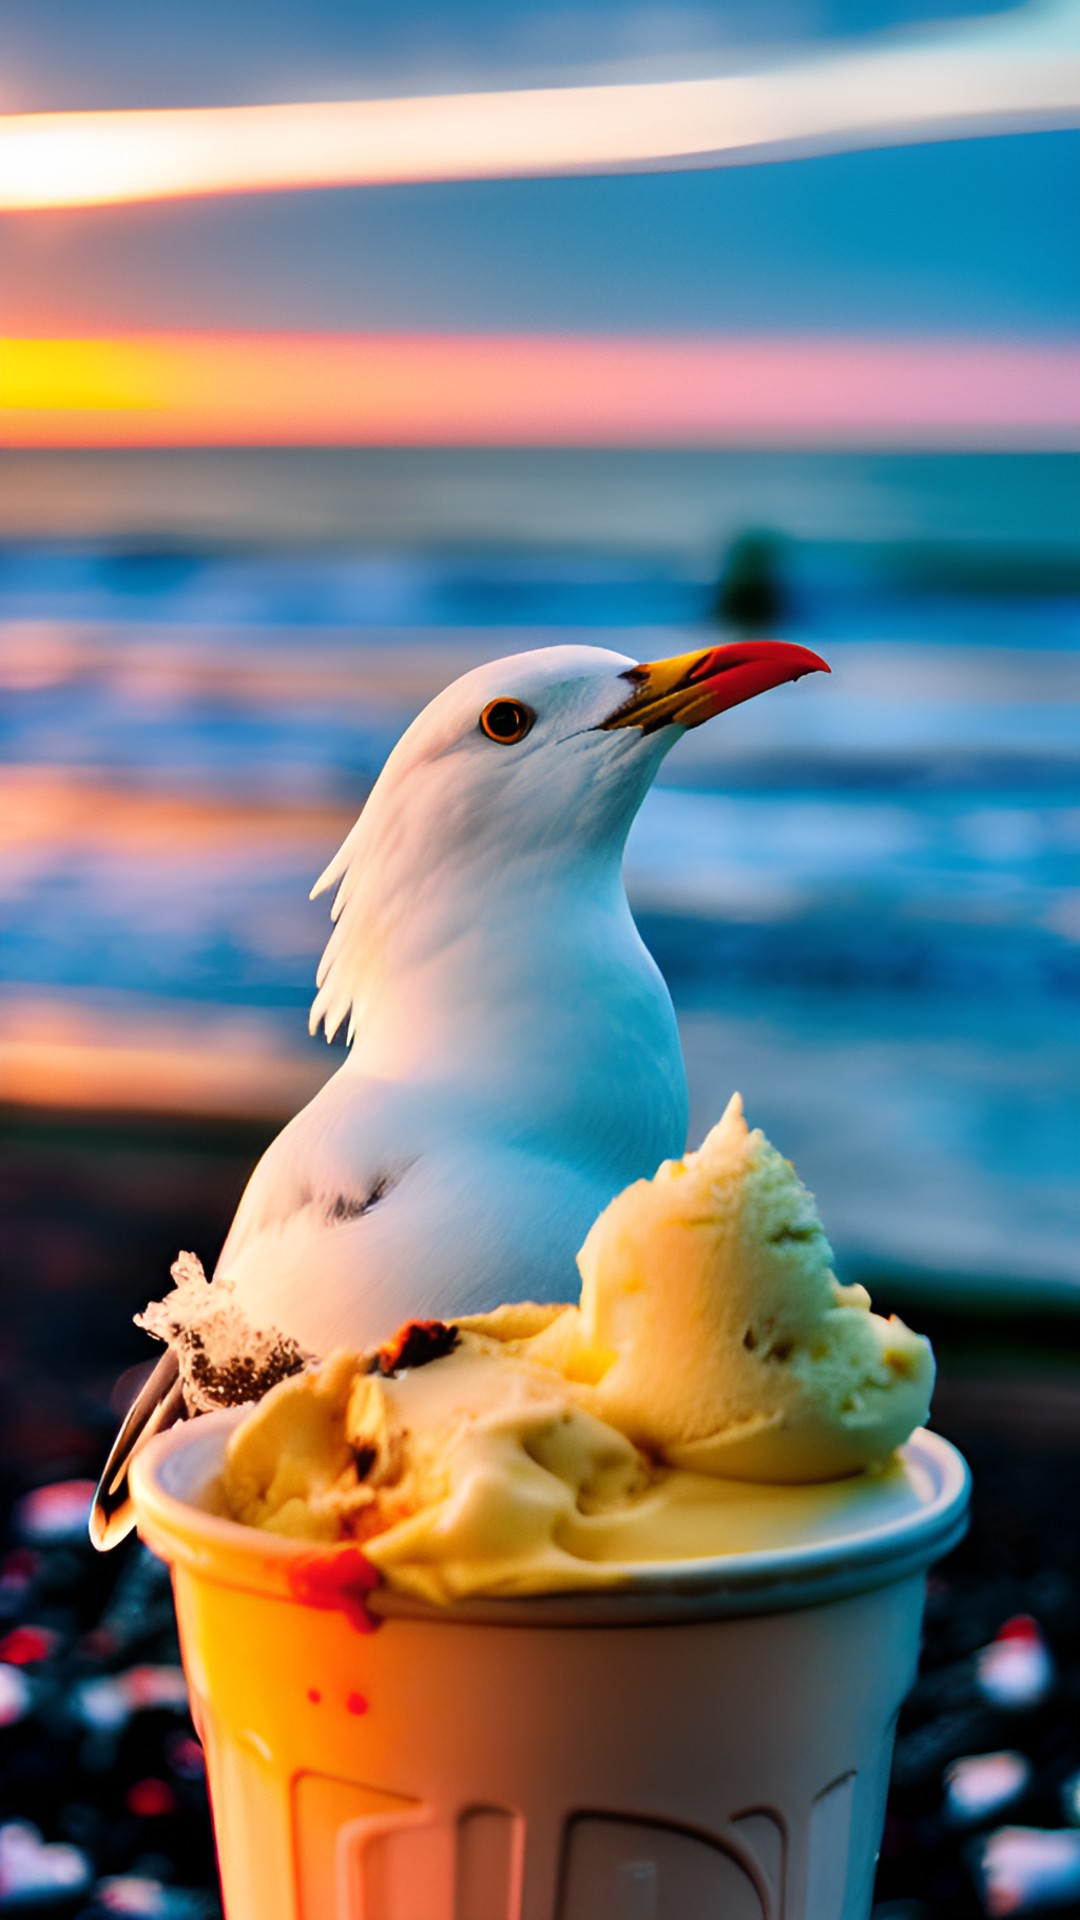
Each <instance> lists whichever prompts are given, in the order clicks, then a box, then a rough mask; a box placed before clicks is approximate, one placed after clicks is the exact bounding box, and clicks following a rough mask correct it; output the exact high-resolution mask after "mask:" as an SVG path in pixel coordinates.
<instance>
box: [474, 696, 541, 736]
mask: <svg viewBox="0 0 1080 1920" xmlns="http://www.w3.org/2000/svg"><path fill="white" fill-rule="evenodd" d="M535 719H536V715H535V713H534V712H533V710H532V708H531V707H527V706H526V705H525V702H524V700H489V701H488V703H487V706H486V707H485V708H484V711H483V713H482V714H481V715H480V727H481V730H482V732H484V733H486V734H487V737H488V739H489V740H497V741H498V743H499V745H500V747H512V746H514V745H515V744H516V742H517V741H518V740H524V738H525V735H526V734H527V733H528V732H529V731H530V729H531V727H532V726H533V723H534V721H535Z"/></svg>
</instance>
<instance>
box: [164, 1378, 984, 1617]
mask: <svg viewBox="0 0 1080 1920" xmlns="http://www.w3.org/2000/svg"><path fill="white" fill-rule="evenodd" d="M249 1411H250V1409H249V1408H247V1407H230V1408H228V1409H227V1410H224V1411H222V1412H220V1413H213V1414H205V1415H201V1416H200V1417H199V1418H198V1419H197V1420H192V1421H184V1422H181V1423H180V1424H179V1425H178V1426H175V1427H172V1428H170V1429H169V1430H168V1431H167V1432H165V1433H161V1434H158V1435H156V1436H155V1437H154V1438H153V1439H152V1440H151V1441H149V1442H148V1444H147V1445H146V1446H145V1447H143V1448H141V1449H140V1451H139V1453H138V1454H137V1455H136V1457H135V1459H134V1460H133V1462H132V1465H131V1473H130V1484H131V1493H132V1498H133V1501H134V1504H135V1511H136V1516H137V1522H138V1527H139V1533H140V1536H141V1537H142V1539H143V1541H144V1542H145V1544H146V1545H147V1546H149V1547H150V1548H151V1550H152V1551H153V1552H154V1553H156V1554H157V1555H158V1556H159V1557H160V1558H161V1559H163V1560H165V1561H167V1562H168V1563H169V1564H170V1566H172V1567H173V1568H174V1569H177V1568H184V1569H186V1570H187V1571H188V1572H190V1573H193V1574H195V1575H196V1576H198V1577H200V1578H202V1579H204V1580H209V1581H211V1582H213V1583H214V1584H216V1585H223V1586H229V1587H237V1588H240V1589H242V1590H244V1591H247V1592H250V1593H261V1594H264V1595H266V1596H267V1597H273V1598H278V1599H282V1598H285V1599H289V1600H290V1601H292V1602H293V1603H294V1604H295V1603H297V1601H298V1600H301V1599H302V1598H303V1597H304V1596H305V1594H308V1595H309V1593H310V1584H311V1576H312V1573H313V1571H315V1572H317V1571H318V1569H320V1568H321V1569H323V1570H325V1571H327V1572H329V1571H330V1570H331V1569H332V1568H334V1567H342V1568H343V1567H344V1566H345V1556H347V1555H351V1556H352V1558H353V1562H354V1563H355V1560H356V1555H357V1549H356V1547H355V1546H352V1545H349V1544H344V1545H338V1544H335V1545H330V1546H323V1545H320V1544H319V1543H316V1542H313V1541H310V1540H297V1539H291V1538H288V1537H286V1536H285V1535H283V1534H272V1533H265V1532H262V1531H261V1530H260V1529H258V1528H255V1527H247V1526H244V1525H243V1524H242V1523H241V1522H239V1521H236V1520H231V1519H227V1518H225V1517H224V1516H222V1515H219V1514H215V1513H212V1512H210V1511H208V1510H207V1509H206V1508H204V1507H201V1506H200V1505H199V1504H198V1502H197V1499H194V1498H192V1497H191V1495H192V1494H193V1493H197V1492H198V1490H200V1489H205V1488H207V1487H209V1485H210V1484H211V1482H212V1481H213V1479H214V1478H215V1477H216V1474H217V1472H218V1471H219V1469H220V1464H221V1457H222V1454H223V1452H224V1447H225V1443H226V1441H227V1439H228V1436H229V1434H230V1433H231V1432H232V1430H233V1428H234V1427H235V1426H237V1425H238V1424H239V1422H240V1420H241V1419H243V1417H244V1416H245V1414H246V1413H247V1412H249ZM899 1451H900V1454H901V1457H902V1458H903V1459H905V1460H906V1461H907V1463H908V1464H909V1465H910V1466H912V1467H915V1468H917V1469H919V1470H920V1477H922V1478H923V1479H924V1480H928V1481H929V1484H930V1488H931V1491H930V1494H929V1497H928V1498H927V1499H926V1501H925V1502H924V1504H922V1505H920V1506H918V1507H916V1508H914V1509H913V1510H911V1511H909V1512H906V1513H901V1514H899V1515H897V1514H892V1515H890V1516H889V1517H888V1518H886V1519H884V1520H882V1521H880V1522H877V1523H873V1522H871V1523H870V1524H868V1525H867V1526H866V1527H864V1528H863V1529H861V1530H860V1531H859V1532H856V1533H851V1534H848V1535H846V1536H842V1537H837V1538H833V1539H825V1540H821V1541H813V1542H808V1543H803V1544H801V1545H799V1546H795V1547H790V1548H788V1547H764V1548H753V1549H749V1550H747V1551H746V1552H742V1553H735V1554H731V1553H729V1554H725V1555H718V1556H702V1557H701V1558H700V1559H695V1560H686V1561H680V1562H678V1563H675V1564H674V1565H673V1564H672V1563H671V1562H670V1561H669V1562H657V1561H645V1562H636V1563H630V1564H628V1565H627V1566H625V1567H624V1568H623V1569H622V1570H621V1573H620V1578H619V1580H618V1583H617V1584H613V1585H611V1586H605V1587H599V1588H598V1587H587V1588H580V1589H570V1590H566V1591H562V1592H558V1593H542V1594H535V1595H520V1596H518V1595H515V1596H506V1597H502V1598H494V1597H481V1596H472V1597H470V1598H468V1599H464V1600H458V1601H454V1602H451V1603H449V1604H447V1605H445V1606H436V1605H434V1604H431V1603H429V1602H427V1601H422V1600H418V1599H414V1598H412V1597H410V1596H408V1595H406V1594H401V1593H396V1592H395V1591H394V1590H393V1589H392V1588H391V1587H389V1586H387V1585H385V1584H383V1585H380V1586H378V1587H376V1588H375V1590H374V1591H373V1592H369V1593H366V1594H364V1595H363V1599H364V1602H365V1603H366V1607H367V1608H368V1609H369V1610H370V1612H371V1613H372V1614H373V1615H376V1616H378V1617H379V1618H385V1619H390V1618H401V1619H424V1620H438V1621H444V1622H447V1623H451V1622H462V1623H478V1624H489V1625H506V1626H512V1625H517V1626H523V1625H531V1624H547V1625H553V1626H555V1625H596V1626H599V1625H605V1626H607V1625H614V1624H624V1625H630V1624H637V1623H639V1622H645V1621H663V1620H672V1621H681V1620H688V1619H708V1618H715V1617H718V1616H721V1615H729V1614H750V1613H756V1614H760V1613H776V1612H783V1611H787V1610H788V1609H790V1608H794V1607H803V1606H813V1605H817V1604H820V1603H822V1602H824V1601H828V1600H835V1599H842V1598H846V1597H848V1596H850V1595H852V1594H855V1593H861V1592H865V1591H868V1590H869V1589H871V1588H874V1587H879V1586H885V1585H892V1584H893V1583H894V1582H895V1581H898V1580H901V1579H904V1578H905V1577H907V1576H909V1575H913V1574H919V1573H923V1572H925V1570H926V1568H927V1567H928V1566H929V1565H930V1564H931V1563H932V1562H933V1561H936V1560H939V1559H941V1558H942V1557H943V1555H944V1554H946V1553H948V1552H949V1550H950V1549H951V1548H952V1547H953V1546H955V1545H956V1543H957V1542H958V1541H959V1540H960V1539H961V1538H962V1536H963V1534H964V1532H965V1531H966V1528H967V1509H968V1502H969V1498H970V1492H971V1475H970V1473H969V1470H968V1466H967V1462H966V1461H965V1460H964V1458H963V1456H962V1454H960V1453H959V1452H958V1450H957V1449H956V1448H955V1447H954V1446H953V1445H952V1444H951V1443H950V1442H949V1441H948V1440H945V1439H944V1438H943V1437H942V1436H941V1435H940V1434H938V1433H934V1432H931V1431H930V1430H928V1429H927V1428H925V1427H922V1428H919V1429H918V1430H917V1431H916V1432H915V1433H913V1434H912V1436H911V1438H910V1439H909V1440H908V1441H907V1442H906V1443H905V1445H904V1446H903V1447H902V1448H900V1449H899ZM356 1598H357V1594H356V1592H354V1593H353V1595H352V1602H351V1604H352V1605H353V1606H355V1603H356ZM308 1603H309V1604H310V1603H311V1602H310V1598H309V1599H308ZM318 1604H320V1605H323V1606H325V1605H326V1604H327V1603H326V1601H325V1600H321V1601H320V1602H318ZM339 1604H340V1605H341V1606H342V1607H343V1608H346V1609H347V1608H348V1607H349V1605H350V1598H349V1593H348V1588H347V1585H346V1586H345V1587H343V1588H342V1591H341V1597H340V1600H339Z"/></svg>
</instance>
